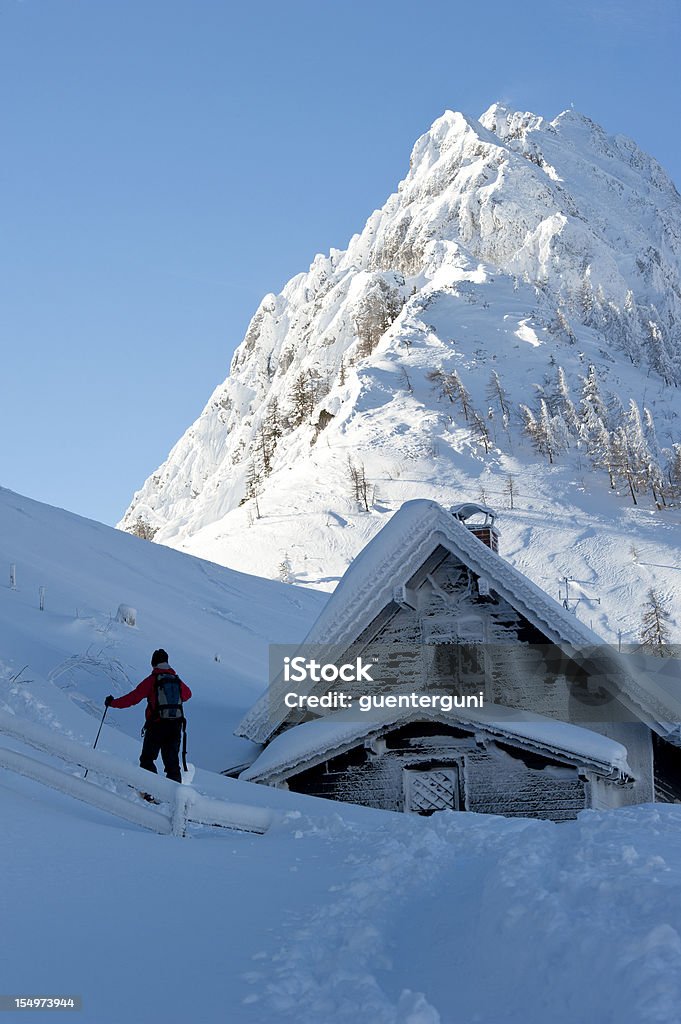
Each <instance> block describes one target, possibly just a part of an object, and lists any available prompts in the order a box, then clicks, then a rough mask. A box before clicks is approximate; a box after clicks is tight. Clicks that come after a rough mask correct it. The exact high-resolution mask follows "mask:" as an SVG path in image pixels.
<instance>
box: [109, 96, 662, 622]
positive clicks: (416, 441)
mask: <svg viewBox="0 0 681 1024" xmlns="http://www.w3.org/2000/svg"><path fill="white" fill-rule="evenodd" d="M680 325H681V199H680V197H679V195H678V193H677V192H676V190H675V188H674V186H673V184H672V183H671V181H670V180H669V178H668V177H667V176H666V175H665V173H664V171H663V170H662V169H661V168H660V167H659V165H658V164H657V162H656V161H655V160H654V159H653V158H652V157H649V156H647V155H646V154H644V153H643V152H642V151H641V150H640V149H639V148H638V147H637V146H636V145H635V143H633V142H631V141H630V140H628V139H625V138H624V137H623V136H612V135H608V134H607V133H606V132H605V131H604V130H603V129H602V128H600V127H599V126H598V125H596V124H595V123H594V122H592V121H590V120H589V118H588V117H585V116H584V115H582V114H578V113H577V112H575V111H573V110H568V111H564V112H563V113H561V114H559V115H558V116H557V117H556V118H554V120H552V121H547V120H545V119H544V118H542V117H539V116H537V115H535V114H532V113H530V112H520V111H513V110H510V109H509V108H508V107H506V106H504V105H502V104H500V103H497V104H494V105H493V106H492V107H490V108H489V110H487V111H486V112H485V113H484V114H483V115H482V117H481V119H480V120H479V121H477V120H474V119H470V118H468V117H466V116H464V115H463V114H461V113H457V112H454V111H449V110H448V111H446V112H445V113H444V114H443V115H442V116H441V117H440V118H438V119H437V121H435V122H434V124H433V125H432V126H431V127H430V128H429V130H428V131H427V132H425V133H424V134H423V135H422V136H421V137H420V138H419V139H418V141H417V142H416V144H415V146H414V147H413V151H412V156H411V165H410V168H409V170H408V173H407V174H406V177H405V178H404V180H403V181H402V182H401V183H400V185H399V186H398V187H397V189H396V191H395V192H394V193H393V194H392V195H391V196H389V197H388V199H387V200H386V202H385V204H384V205H383V207H382V208H381V209H379V210H376V211H375V212H374V213H373V214H372V215H371V216H370V217H369V219H368V220H367V222H366V224H365V225H364V228H363V229H362V230H361V231H360V232H358V233H357V234H355V235H353V236H352V238H351V240H350V242H349V244H348V247H347V249H346V250H340V249H331V250H330V252H329V254H328V255H323V254H319V255H317V256H316V257H315V258H314V260H313V262H312V263H311V265H310V267H309V270H308V271H307V272H306V273H299V274H297V275H296V276H294V277H292V278H291V280H290V281H289V282H288V284H287V285H286V286H285V287H284V288H283V289H282V291H281V293H280V294H278V295H274V294H267V295H266V296H265V298H264V299H263V300H262V302H261V303H260V305H259V307H258V309H257V310H256V312H255V315H254V317H253V319H252V321H251V323H250V325H249V327H248V330H247V332H246V335H245V337H244V340H243V342H242V343H241V345H240V346H239V348H238V349H237V351H236V352H235V354H234V358H233V360H232V365H231V371H230V376H229V377H228V378H227V380H226V381H225V382H224V383H223V384H221V385H220V386H219V387H218V388H217V389H216V390H215V392H214V393H213V395H212V396H211V398H210V400H209V402H208V404H207V406H206V408H205V410H204V411H203V413H202V414H201V416H200V417H199V419H198V420H197V421H196V423H195V424H193V426H192V427H190V428H189V430H188V431H187V433H186V434H185V436H184V437H183V438H182V439H181V440H180V441H179V442H178V444H177V445H176V446H175V448H174V449H173V451H172V452H171V454H170V456H169V458H168V459H167V461H166V462H165V463H164V465H163V466H161V467H160V469H159V470H158V471H157V472H156V473H155V474H153V476H152V477H151V478H150V479H149V480H148V481H147V482H146V484H145V485H144V487H143V489H142V490H141V491H140V492H138V494H136V495H135V498H134V500H133V502H132V504H131V507H130V509H129V510H128V512H127V513H126V516H125V518H124V520H123V523H122V525H123V526H124V527H125V528H126V529H133V530H137V531H139V530H141V531H142V532H146V533H147V534H151V533H154V534H155V539H156V540H158V541H162V542H165V543H169V544H171V545H175V546H179V547H183V548H186V549H188V550H190V551H192V552H196V553H198V554H202V555H203V556H205V557H209V558H212V559H214V560H215V561H218V562H224V563H225V564H228V565H231V566H234V567H236V568H240V569H246V570H249V571H255V572H257V573H259V574H261V575H265V576H276V575H280V576H282V578H288V577H289V576H290V577H291V578H294V579H298V580H301V581H302V580H308V581H315V582H316V583H318V584H321V585H326V586H329V585H332V583H333V581H334V579H335V578H337V577H338V575H340V573H342V571H343V569H344V568H345V567H346V566H347V564H348V561H349V560H351V559H352V557H353V556H354V555H355V554H356V553H357V551H359V549H360V548H361V547H362V545H363V544H364V543H365V542H366V541H367V540H368V539H369V538H370V537H371V536H372V535H373V533H375V532H376V530H377V529H378V528H379V527H380V525H381V522H382V520H383V517H384V516H385V515H389V514H391V512H392V511H394V510H395V509H396V508H397V507H399V505H400V504H401V503H402V501H404V500H407V499H409V498H414V497H429V498H434V499H435V500H437V501H439V502H441V503H442V504H452V503H455V502H457V501H461V500H468V499H471V498H474V499H475V498H479V497H480V494H479V491H480V489H481V488H482V489H484V490H485V491H486V492H487V491H489V494H490V497H492V498H493V495H494V493H495V492H496V493H497V494H498V495H501V496H502V499H503V495H504V494H505V488H506V486H507V482H508V479H510V478H512V477H517V478H518V479H519V480H522V481H526V480H530V479H531V480H532V485H531V486H532V489H533V497H532V499H531V501H534V502H538V503H539V505H536V504H535V506H534V507H535V508H536V507H541V508H542V509H543V513H542V515H544V514H545V515H546V516H548V520H549V521H554V520H555V516H556V515H557V513H558V511H559V506H560V519H561V522H565V525H564V526H563V527H562V528H561V532H560V535H559V536H551V538H549V539H548V542H546V543H547V546H545V547H543V548H542V551H540V552H539V553H536V552H535V553H533V554H532V555H531V556H530V558H529V562H528V565H532V566H534V569H533V571H534V574H535V578H536V579H537V581H538V582H540V583H541V582H542V580H543V579H544V578H546V579H553V577H554V576H555V572H553V573H552V571H551V570H550V567H549V562H550V561H551V560H552V559H555V558H556V557H557V554H556V553H557V552H558V551H564V552H565V556H564V559H563V561H562V570H561V571H562V572H563V573H564V574H565V573H567V574H570V572H571V571H573V570H572V568H571V565H572V559H573V556H572V555H571V554H570V552H573V551H574V548H575V544H576V543H577V542H576V539H575V537H576V533H575V530H576V528H575V527H574V524H575V523H582V524H583V523H585V522H587V521H590V520H591V519H593V518H594V517H595V518H596V519H598V518H599V517H600V519H601V522H602V524H603V525H604V528H605V524H607V528H608V529H609V530H614V531H615V533H616V532H617V531H616V529H615V528H614V527H613V525H612V521H611V520H612V516H615V517H616V516H617V515H619V514H620V512H622V514H624V510H625V509H626V506H625V505H624V502H625V501H626V493H627V492H626V486H627V485H626V484H621V480H622V479H623V478H621V477H620V476H618V471H617V470H616V469H615V470H613V474H612V477H611V479H612V480H613V481H614V483H615V486H614V488H613V492H616V491H617V489H618V487H621V486H624V487H625V491H623V494H622V496H621V497H619V498H618V497H617V494H616V493H613V494H612V495H607V494H606V496H605V497H604V501H605V504H606V507H607V511H605V512H604V511H603V509H602V508H601V506H600V505H599V504H598V502H596V504H595V505H594V504H593V501H592V499H591V498H588V497H586V495H588V494H589V493H590V492H589V489H588V487H587V486H586V483H584V489H583V490H580V487H582V484H580V485H579V486H578V484H577V481H579V480H583V478H584V474H585V473H586V474H587V475H588V474H590V473H591V472H592V468H593V463H594V459H595V455H594V454H593V445H594V443H595V442H594V441H593V437H592V436H591V435H590V436H591V440H589V441H588V443H587V440H585V436H586V435H585V434H584V431H585V430H586V431H587V433H588V432H589V430H590V431H592V434H593V429H594V422H595V421H594V420H593V418H592V419H591V420H590V421H589V422H590V426H589V427H588V429H587V427H585V426H584V422H583V417H584V416H585V415H587V414H586V412H585V411H584V406H583V401H585V400H586V399H583V398H582V390H583V388H584V387H587V385H588V381H589V380H591V379H592V378H591V377H590V376H589V375H590V373H591V371H590V370H589V367H590V366H594V367H596V369H595V370H594V373H595V374H596V377H597V378H598V381H599V384H598V387H599V388H600V389H601V393H602V406H603V410H604V409H605V406H606V405H607V406H608V409H609V410H610V411H609V412H608V414H607V416H606V413H605V412H604V411H603V410H601V411H600V412H599V414H598V415H599V416H602V417H604V418H605V420H607V425H606V424H605V422H604V424H603V430H604V431H605V434H607V435H608V437H610V438H611V439H612V437H614V432H615V430H616V428H617V427H618V425H621V423H622V422H624V418H625V417H626V416H631V417H633V419H632V420H631V422H632V423H634V421H636V417H637V416H638V420H637V422H638V423H639V427H638V428H636V429H637V430H639V432H640V430H641V429H643V428H642V424H643V422H644V419H645V415H647V414H644V407H646V408H647V409H648V410H649V412H650V416H651V417H652V419H651V420H649V421H646V422H648V424H649V425H648V426H647V427H646V430H647V431H648V435H649V441H647V442H646V444H648V445H649V450H650V452H651V456H650V457H651V459H652V460H653V462H654V463H655V465H656V466H658V467H661V468H659V472H660V473H663V474H664V473H665V472H666V473H667V475H668V476H669V473H671V470H670V469H669V466H670V464H671V463H670V459H673V453H674V451H675V449H674V444H676V443H677V442H679V440H680V438H679V427H678V423H679V422H680V420H679V417H681V408H679V400H678V395H679V391H678V387H676V386H675V385H678V384H681V335H680ZM493 373H494V374H496V376H497V379H498V381H499V382H500V385H501V392H499V391H497V392H496V397H495V391H494V386H493V385H492V384H490V379H491V376H492V375H493ZM438 375H439V376H438ZM452 375H454V376H452ZM585 381H586V382H587V384H585V383H584V382H585ZM452 382H454V384H455V388H454V390H452V386H450V385H452ZM588 386H589V387H590V386H591V385H588ZM566 388H567V389H568V391H570V389H571V394H572V396H573V397H571V398H569V403H568V405H566V404H565V403H566V402H568V398H566V397H565V394H566V391H565V389H566ZM457 389H458V390H457ZM464 393H465V395H466V396H467V397H466V398H462V395H464ZM502 395H503V397H502ZM556 395H559V396H560V397H556ZM632 400H633V401H634V402H635V403H636V409H637V410H638V412H637V413H634V412H633V411H631V409H630V402H631V401H632ZM461 401H464V406H465V408H464V409H463V411H462V407H461ZM588 401H591V399H588ZM542 402H544V405H542ZM544 408H545V410H546V415H549V414H550V415H552V416H553V417H554V419H555V420H556V424H555V429H556V430H558V428H559V427H560V431H563V433H562V434H561V437H564V442H565V444H564V447H563V448H562V449H561V453H560V455H558V454H557V456H556V459H555V463H554V461H553V460H552V462H551V463H549V466H548V467H547V465H545V453H540V454H539V455H538V454H536V453H535V452H533V445H532V443H531V442H530V441H529V440H528V436H529V435H528V434H527V430H528V429H531V422H530V421H529V420H528V419H527V417H528V415H530V416H532V417H534V418H535V419H534V421H533V422H537V417H541V416H542V415H544V412H542V410H543V409H544ZM570 409H572V410H573V411H572V412H570V411H569V410H570ZM599 409H601V407H600V406H599ZM628 409H629V412H627V410H628ZM523 410H528V412H525V411H523ZM618 410H619V411H618ZM573 412H574V415H573ZM565 417H566V418H567V420H569V421H570V422H569V424H568V423H567V422H565V420H564V418H565ZM559 421H560V423H563V426H564V428H565V429H564V430H563V426H560V423H559ZM653 421H654V427H651V426H650V423H652V422H653ZM627 422H628V421H627ZM528 423H529V424H530V426H529V427H528ZM474 424H477V426H475V427H474V426H473V425H474ZM481 424H482V426H481ZM632 429H633V428H632ZM472 431H473V433H472ZM651 431H652V433H651ZM653 435H654V437H653ZM562 443H563V442H561V444H562ZM608 443H610V442H608ZM651 446H652V447H651ZM652 449H654V450H655V454H654V455H653V454H652ZM618 458H619V456H618ZM648 464H649V466H650V465H652V464H653V463H652V462H649V463H648ZM561 467H562V468H561ZM611 468H612V467H611ZM563 471H564V472H565V474H566V475H565V479H564V481H563V483H561V484H558V483H557V482H556V480H555V479H553V477H554V476H555V474H557V473H560V472H563ZM679 473H680V474H681V455H680V456H679ZM549 478H551V482H550V483H548V484H547V483H545V480H548V479H549ZM642 479H643V478H641V480H642ZM483 480H484V481H486V483H482V481H483ZM670 480H671V477H670V478H669V480H668V484H669V486H671V484H670ZM618 481H620V483H618ZM640 485H641V486H643V484H642V483H641V484H640ZM525 486H527V485H525ZM598 486H600V484H599V485H598ZM680 486H681V482H680ZM565 488H567V491H566V490H565ZM607 490H608V478H607V476H606V492H607ZM656 493H657V492H656ZM648 494H650V491H648ZM503 500H505V499H503ZM641 500H642V502H644V499H643V498H642V499H641ZM656 500H659V495H658V499H656ZM670 500H671V498H670ZM528 501H530V496H529V495H528ZM608 502H610V503H614V504H608ZM618 502H619V504H618ZM492 503H494V501H493V502H492ZM497 504H498V502H497ZM528 507H529V506H528ZM567 507H570V508H571V509H572V513H571V515H572V518H571V519H570V520H565V517H564V514H563V513H564V509H565V508H567ZM587 507H588V508H589V511H588V513H587V511H586V509H587ZM513 511H516V510H515V506H514V509H513ZM636 514H639V513H636ZM665 515H666V517H667V518H666V520H665V522H669V521H670V514H669V513H665ZM629 519H630V514H629V513H627V515H626V516H624V518H623V519H622V521H621V529H622V538H621V541H620V546H621V547H622V549H623V550H627V549H628V546H629V544H630V540H629V539H628V538H629V537H630V535H631V523H630V522H629ZM513 521H514V516H513V515H512V516H511V526H510V531H508V532H507V536H508V537H509V538H510V545H511V551H513V549H514V545H518V544H519V538H520V536H521V535H522V530H521V529H520V527H519V526H518V529H517V530H515V527H514V526H513ZM674 521H675V520H674ZM535 528H536V524H535ZM585 528H586V527H585ZM507 530H508V528H507ZM578 532H579V530H578V529H577V533H578ZM544 544H545V539H544V540H542V545H544ZM591 546H593V553H594V558H595V557H596V552H597V551H599V550H602V543H601V540H600V539H599V538H598V537H597V535H596V534H594V539H593V542H591V541H589V542H588V543H587V544H586V547H587V548H588V549H589V550H591ZM551 548H553V551H552V550H551ZM515 550H516V551H517V552H519V553H520V554H519V557H520V559H521V562H523V559H524V558H525V555H523V554H522V550H523V548H522V545H520V546H517V547H516V548H515ZM585 557H586V560H587V562H588V564H589V565H590V566H591V567H592V568H593V560H592V558H591V555H588V556H585ZM561 558H562V556H561ZM657 561H660V562H662V561H663V559H658V560H657ZM672 561H673V559H672V556H671V555H670V562H669V564H672ZM563 563H564V564H563ZM523 564H525V563H524V562H523ZM591 571H592V570H591V569H589V568H588V567H585V568H584V572H585V578H587V577H589V576H590V573H591ZM603 571H605V569H604V570H603ZM606 575H607V573H606ZM623 614H625V616H626V614H628V613H627V611H626V610H625V611H624V612H623ZM603 628H604V629H606V626H605V625H604V626H603ZM607 628H610V629H611V631H612V629H613V628H614V627H613V626H612V623H610V625H609V626H608V627H607ZM606 631H607V629H606Z"/></svg>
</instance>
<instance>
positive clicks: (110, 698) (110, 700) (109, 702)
mask: <svg viewBox="0 0 681 1024" xmlns="http://www.w3.org/2000/svg"><path fill="white" fill-rule="evenodd" d="M113 702H114V697H113V694H111V693H110V694H109V696H108V697H105V699H104V703H105V704H106V706H107V707H108V708H110V707H111V705H112V704H113Z"/></svg>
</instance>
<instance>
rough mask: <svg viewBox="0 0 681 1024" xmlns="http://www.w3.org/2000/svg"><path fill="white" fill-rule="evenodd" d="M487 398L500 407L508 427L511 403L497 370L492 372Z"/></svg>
mask: <svg viewBox="0 0 681 1024" xmlns="http://www.w3.org/2000/svg"><path fill="white" fill-rule="evenodd" d="M485 396H486V398H487V400H488V402H490V403H491V404H492V405H496V406H497V407H498V409H499V412H500V413H501V417H502V420H503V422H504V427H506V426H507V425H508V421H509V419H510V416H511V403H510V400H509V398H508V395H507V394H506V391H505V390H504V387H503V384H502V383H501V380H500V378H499V374H498V373H497V371H496V370H492V372H491V374H490V378H489V381H488V383H487V388H486V390H485Z"/></svg>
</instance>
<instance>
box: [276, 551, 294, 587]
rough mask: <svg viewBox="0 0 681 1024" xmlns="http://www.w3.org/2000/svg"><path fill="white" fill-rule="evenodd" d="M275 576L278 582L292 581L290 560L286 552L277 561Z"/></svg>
mask: <svg viewBox="0 0 681 1024" xmlns="http://www.w3.org/2000/svg"><path fill="white" fill-rule="evenodd" d="M277 578H278V580H279V582H280V583H292V582H293V569H292V566H291V561H290V559H289V557H288V552H286V553H285V554H284V557H283V559H282V560H281V562H280V563H279V568H278V570H277Z"/></svg>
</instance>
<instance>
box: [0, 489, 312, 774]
mask: <svg viewBox="0 0 681 1024" xmlns="http://www.w3.org/2000/svg"><path fill="white" fill-rule="evenodd" d="M0 563H1V564H3V565H4V566H5V572H6V573H7V572H8V570H9V567H10V565H14V566H15V567H16V573H15V578H16V589H12V588H11V587H10V586H9V585H8V583H9V581H8V582H6V583H5V585H4V586H0V708H2V709H3V710H10V711H13V712H14V713H15V714H18V715H20V716H24V717H27V718H29V719H31V720H34V721H38V722H41V723H43V724H46V725H49V726H52V727H54V728H55V729H58V730H60V731H62V732H64V733H65V734H66V735H68V736H70V737H72V738H74V739H78V740H82V741H83V742H86V743H92V741H93V740H94V737H95V734H96V732H97V727H98V725H99V721H100V719H101V715H102V711H103V702H104V698H105V696H106V695H107V694H108V693H113V694H114V695H120V694H121V693H125V692H127V691H128V690H130V689H132V687H133V686H134V685H136V684H137V683H138V682H139V681H140V680H141V679H143V678H144V676H145V675H147V674H148V672H149V658H150V655H151V652H152V651H153V650H154V649H155V648H157V647H165V648H166V649H167V650H168V652H169V653H170V656H171V660H172V664H173V665H174V667H175V668H176V670H177V671H178V672H179V673H180V674H181V675H182V676H183V678H185V679H186V681H187V682H188V683H189V684H190V686H191V687H192V689H193V691H194V696H193V698H192V701H191V704H190V705H189V708H188V717H189V750H190V758H191V760H192V761H194V762H195V763H196V765H198V766H199V767H203V768H207V769H211V770H213V771H223V770H225V769H227V768H230V767H231V766H232V765H234V764H236V763H239V762H240V761H243V760H244V759H245V758H246V757H247V755H248V753H249V749H250V745H249V744H244V743H243V741H240V740H237V739H235V737H234V736H233V735H232V733H233V730H234V726H235V724H236V722H237V721H238V720H239V717H240V714H242V713H243V712H244V711H245V710H246V709H247V708H248V707H249V706H250V705H251V704H252V703H253V700H254V699H255V697H256V696H259V694H260V693H261V692H262V689H263V686H264V685H265V682H266V680H267V673H268V644H269V643H271V642H273V640H274V639H275V638H279V639H280V640H282V641H285V642H288V641H289V638H290V637H294V638H297V637H301V636H302V635H304V633H305V631H306V629H307V628H308V626H309V625H310V624H311V622H312V620H313V619H314V618H315V616H316V614H317V612H318V611H319V609H320V608H321V606H322V603H323V601H324V600H325V595H322V594H317V593H314V592H312V591H304V590H299V589H298V588H294V587H291V586H286V585H284V584H279V583H274V582H271V581H269V580H261V579H256V578H254V577H251V576H246V575H243V574H242V573H237V572H233V571H230V570H228V569H224V568H222V567H221V566H217V565H213V564H211V563H209V562H202V561H200V560H199V559H195V558H190V557H188V556H186V555H184V554H181V553H180V552H177V551H173V550H171V549H169V548H165V547H161V546H160V545H157V544H149V543H148V542H147V541H143V540H140V539H138V538H136V537H130V536H128V535H127V534H122V533H121V532H120V531H118V530H113V529H111V528H110V527H107V526H102V525H101V524H99V523H95V522H92V521H91V520H87V519H81V518H80V517H79V516H75V515H73V514H71V513H69V512H64V511H62V510H61V509H56V508H52V507H50V506H49V505H43V504H41V503H39V502H36V501H31V500H30V499H28V498H24V497H21V496H20V495H17V494H14V493H13V492H11V491H8V490H4V489H0ZM6 579H7V577H6ZM41 587H44V588H45V595H44V600H45V608H44V610H43V611H40V608H39V589H40V588H41ZM121 604H125V605H127V606H129V607H132V608H134V609H135V610H136V613H137V621H136V625H135V626H134V627H131V626H128V625H125V624H124V623H121V622H117V621H116V618H115V617H116V613H117V611H118V607H119V605H121ZM142 722H143V709H142V708H141V707H138V708H133V709H131V710H129V711H119V712H114V711H111V712H109V714H108V716H107V727H106V728H105V730H104V734H103V736H102V740H101V741H100V745H101V746H102V748H103V749H108V750H110V751H111V752H112V753H121V754H123V755H124V756H125V757H127V758H129V759H130V760H132V761H133V763H136V762H137V758H138V756H139V730H140V728H141V725H142ZM129 737H133V739H129Z"/></svg>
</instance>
